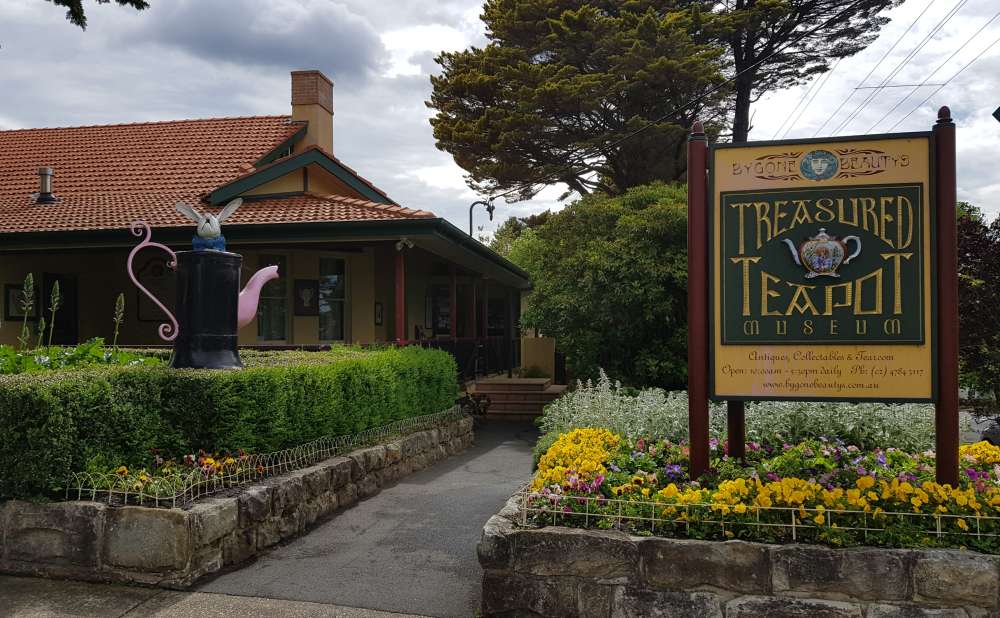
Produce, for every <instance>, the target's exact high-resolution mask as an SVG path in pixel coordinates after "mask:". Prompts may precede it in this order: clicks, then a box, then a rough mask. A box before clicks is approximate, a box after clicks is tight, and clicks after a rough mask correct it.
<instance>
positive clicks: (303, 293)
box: [295, 279, 319, 316]
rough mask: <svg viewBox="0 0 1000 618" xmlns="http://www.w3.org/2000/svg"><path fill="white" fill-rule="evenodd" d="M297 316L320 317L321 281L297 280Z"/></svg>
mask: <svg viewBox="0 0 1000 618" xmlns="http://www.w3.org/2000/svg"><path fill="white" fill-rule="evenodd" d="M295 315H297V316H310V315H319V281H317V280H316V279H296V280H295Z"/></svg>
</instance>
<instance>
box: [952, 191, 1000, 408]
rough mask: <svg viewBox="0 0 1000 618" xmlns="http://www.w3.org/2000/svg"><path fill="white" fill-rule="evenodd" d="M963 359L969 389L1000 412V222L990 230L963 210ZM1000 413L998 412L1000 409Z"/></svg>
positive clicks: (972, 211)
mask: <svg viewBox="0 0 1000 618" xmlns="http://www.w3.org/2000/svg"><path fill="white" fill-rule="evenodd" d="M958 211H959V213H960V214H959V218H958V282H959V286H958V307H959V316H960V318H959V319H960V322H961V324H960V325H959V326H960V328H959V331H958V332H959V358H960V361H961V366H962V380H963V382H964V383H965V384H966V385H967V386H971V387H972V388H974V389H976V390H977V391H980V392H982V393H989V394H991V395H993V399H994V402H995V405H996V406H998V408H1000V312H997V310H996V304H997V299H998V298H1000V261H998V260H997V255H1000V217H998V218H997V219H996V220H995V221H994V222H993V223H992V224H991V225H987V224H986V221H985V219H984V217H983V216H982V213H981V212H980V211H979V209H977V208H976V207H975V206H972V205H970V204H967V203H964V202H960V203H959V205H958ZM998 408H995V410H996V409H998Z"/></svg>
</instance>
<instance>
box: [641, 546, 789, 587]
mask: <svg viewBox="0 0 1000 618" xmlns="http://www.w3.org/2000/svg"><path fill="white" fill-rule="evenodd" d="M638 545H639V556H640V560H641V566H640V572H641V574H642V582H643V583H644V584H645V585H646V586H648V587H650V588H661V589H667V590H686V589H688V588H697V587H699V586H711V587H713V588H721V589H725V590H730V591H733V592H739V593H743V594H754V593H757V594H767V593H769V592H770V590H771V562H770V557H769V555H768V550H767V546H766V545H763V544H760V543H746V542H743V541H726V542H724V543H716V542H705V541H688V540H682V539H664V538H647V539H642V540H640V541H639V542H638Z"/></svg>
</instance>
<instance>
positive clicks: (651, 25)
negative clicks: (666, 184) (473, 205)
mask: <svg viewBox="0 0 1000 618" xmlns="http://www.w3.org/2000/svg"><path fill="white" fill-rule="evenodd" d="M685 4H692V0H588V1H584V2H581V1H580V0H487V1H486V4H485V6H484V9H483V15H482V19H483V21H484V22H485V24H486V36H487V38H488V39H489V43H488V44H487V45H486V46H485V47H483V48H476V47H472V48H470V49H466V50H464V51H459V52H454V53H448V52H446V53H442V54H441V55H439V56H438V57H437V58H436V60H437V62H438V64H440V65H441V68H442V73H441V75H439V76H434V77H432V78H431V82H432V85H433V92H432V94H431V99H430V101H428V103H427V105H428V106H429V107H431V108H433V109H434V110H436V114H435V116H434V117H433V118H432V119H431V124H432V125H433V127H434V137H435V138H436V140H437V146H438V148H440V149H442V150H444V151H447V152H448V153H450V154H451V155H452V156H453V157H454V158H455V161H456V163H458V165H459V166H461V167H462V168H463V169H465V170H466V171H467V172H468V173H469V174H468V182H469V185H470V186H471V187H472V188H473V189H475V190H477V191H478V192H479V193H482V194H495V193H497V192H500V191H508V190H509V191H512V192H513V193H514V194H515V195H516V196H517V197H519V198H528V197H530V196H532V195H534V193H536V192H537V190H538V189H539V188H540V187H539V185H547V184H549V185H550V184H555V183H556V182H563V183H565V184H567V185H568V186H569V187H570V189H571V190H572V191H575V192H577V193H579V194H581V195H586V194H588V193H590V192H592V191H599V192H602V193H605V194H608V195H619V194H622V193H624V192H625V191H626V190H627V189H628V188H630V187H634V186H637V185H641V184H646V183H649V182H652V181H655V180H666V181H671V180H676V179H679V178H680V177H682V176H683V174H684V172H685V169H686V163H685V159H684V156H685V150H684V148H685V143H686V139H687V133H688V131H689V129H690V127H691V124H692V122H693V121H694V119H695V118H702V119H703V120H705V119H711V118H715V117H718V118H722V117H723V115H724V113H725V112H724V105H723V98H724V97H723V94H722V93H721V92H720V93H716V94H715V95H713V96H711V97H707V98H706V99H705V100H703V101H701V102H699V103H697V104H694V105H687V106H685V104H686V103H688V102H689V101H690V100H691V99H693V98H695V97H697V96H699V95H700V94H702V93H704V92H705V91H706V90H708V89H710V88H711V87H713V86H715V85H717V84H719V83H721V82H722V81H723V80H724V78H723V77H722V68H723V67H722V49H721V48H720V47H719V46H717V45H714V44H711V43H710V42H709V41H708V34H707V33H706V30H705V24H704V23H703V22H704V21H705V19H707V18H708V17H710V13H709V12H708V11H704V12H702V11H701V10H699V7H700V6H701V5H700V3H699V2H697V1H695V2H693V4H694V6H693V7H691V8H685V7H684V5H685ZM678 5H681V6H680V8H678ZM662 116H666V118H665V119H663V120H660V118H661V117H662ZM640 129H642V130H643V132H642V133H640V134H639V135H637V136H635V137H632V138H630V139H628V140H626V141H624V142H623V143H619V140H622V138H624V137H625V136H626V135H629V134H631V133H632V132H634V131H637V130H640ZM581 153H584V154H581Z"/></svg>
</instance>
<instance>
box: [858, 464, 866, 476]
mask: <svg viewBox="0 0 1000 618" xmlns="http://www.w3.org/2000/svg"><path fill="white" fill-rule="evenodd" d="M858 476H868V470H865V468H864V466H858Z"/></svg>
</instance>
